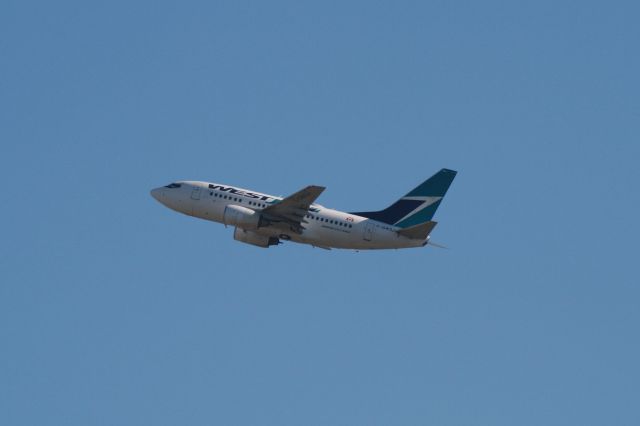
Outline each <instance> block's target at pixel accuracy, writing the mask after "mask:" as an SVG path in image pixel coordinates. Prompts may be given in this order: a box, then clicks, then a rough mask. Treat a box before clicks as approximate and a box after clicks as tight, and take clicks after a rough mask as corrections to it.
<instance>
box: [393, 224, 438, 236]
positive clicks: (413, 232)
mask: <svg viewBox="0 0 640 426" xmlns="http://www.w3.org/2000/svg"><path fill="white" fill-rule="evenodd" d="M437 224H438V222H434V221H432V220H430V221H429V222H424V223H420V224H418V225H413V226H410V227H408V228H404V229H401V230H399V231H398V234H400V235H402V236H403V237H407V238H411V239H413V240H424V239H426V238H427V237H428V236H429V234H430V233H431V231H433V228H435V227H436V225H437Z"/></svg>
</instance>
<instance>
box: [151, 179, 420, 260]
mask: <svg viewBox="0 0 640 426" xmlns="http://www.w3.org/2000/svg"><path fill="white" fill-rule="evenodd" d="M177 183H178V184H179V185H180V187H178V188H167V187H160V188H156V189H154V190H152V191H151V195H152V196H153V197H154V198H155V199H156V200H158V201H159V202H161V203H162V204H164V205H165V206H167V207H169V208H170V209H173V210H175V211H177V212H180V213H184V214H186V215H189V216H193V217H197V218H200V219H206V220H210V221H213V222H219V223H224V212H225V208H226V207H227V206H229V205H237V206H242V207H245V208H248V209H251V210H254V211H256V212H257V213H259V212H260V211H261V210H262V209H264V208H265V207H267V206H269V205H271V204H274V203H278V202H279V201H280V200H281V198H280V197H274V196H272V195H268V194H263V193H259V192H255V191H249V190H245V189H242V188H237V187H232V186H228V185H221V184H215V183H209V182H198V181H181V182H177ZM305 221H306V223H303V227H304V230H303V231H302V233H296V232H292V230H291V229H290V228H289V226H288V225H285V224H274V225H269V226H265V227H260V228H258V229H257V230H255V231H253V232H256V233H258V234H260V235H263V236H266V237H275V238H278V239H280V240H287V241H294V242H297V243H302V244H309V245H312V246H315V247H321V248H341V249H354V250H367V249H391V248H407V247H422V246H424V245H425V244H426V243H427V241H428V238H425V239H412V238H407V237H405V236H403V235H400V234H399V233H398V232H397V230H398V229H399V228H397V227H394V226H392V225H388V224H386V223H382V222H378V221H375V220H372V219H368V218H365V217H361V216H357V215H353V214H350V213H345V212H341V211H338V210H333V209H328V208H325V207H323V206H321V205H319V204H312V205H311V206H310V208H309V212H308V214H307V215H306V216H305Z"/></svg>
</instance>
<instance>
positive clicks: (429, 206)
mask: <svg viewBox="0 0 640 426" xmlns="http://www.w3.org/2000/svg"><path fill="white" fill-rule="evenodd" d="M456 173H458V172H456V171H455V170H449V169H442V170H440V171H439V172H438V173H436V174H435V175H433V176H431V177H430V178H429V179H427V180H425V181H424V182H422V183H421V184H420V185H418V187H416V188H415V189H414V190H413V191H410V192H409V193H408V194H407V195H405V196H404V197H402V198H401V199H399V200H398V201H396V202H395V203H393V204H392V205H390V206H389V207H387V208H386V209H384V210H380V211H377V212H359V213H353V214H354V215H358V216H363V217H367V218H369V219H373V220H377V221H379V222H384V223H388V224H389V225H395V226H399V227H400V228H407V227H409V226H413V225H418V224H420V223H424V222H428V221H430V220H431V219H432V218H433V215H434V214H435V212H436V210H437V209H438V206H439V205H440V202H441V201H442V198H443V197H444V195H445V194H446V193H447V190H448V189H449V186H450V185H451V182H453V179H454V178H455V177H456Z"/></svg>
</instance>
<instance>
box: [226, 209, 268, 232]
mask: <svg viewBox="0 0 640 426" xmlns="http://www.w3.org/2000/svg"><path fill="white" fill-rule="evenodd" d="M222 222H223V223H224V224H225V225H231V226H237V227H239V228H243V229H258V226H260V213H257V212H255V211H254V210H251V209H248V208H246V207H242V206H236V205H233V204H232V205H229V206H227V207H225V209H224V215H223V217H222Z"/></svg>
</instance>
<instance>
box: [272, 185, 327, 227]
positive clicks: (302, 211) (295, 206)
mask: <svg viewBox="0 0 640 426" xmlns="http://www.w3.org/2000/svg"><path fill="white" fill-rule="evenodd" d="M324 190H325V187H324V186H315V185H310V186H307V187H306V188H304V189H301V190H300V191H298V192H296V193H295V194H293V195H290V196H288V197H286V198H284V199H283V200H282V201H280V202H279V203H276V204H272V205H270V206H268V207H265V208H264V209H262V215H263V217H265V218H266V219H267V220H268V221H269V222H281V223H286V224H288V225H290V227H291V230H292V231H294V232H297V233H299V234H300V233H302V230H303V229H304V227H303V226H302V224H303V223H307V221H306V220H304V216H305V215H306V214H307V212H308V211H309V206H311V204H312V203H313V202H314V201H315V200H316V198H318V197H319V196H320V194H322V191H324Z"/></svg>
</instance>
